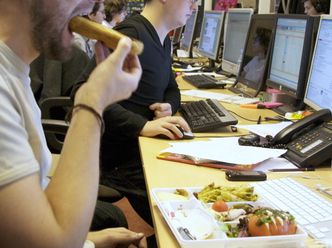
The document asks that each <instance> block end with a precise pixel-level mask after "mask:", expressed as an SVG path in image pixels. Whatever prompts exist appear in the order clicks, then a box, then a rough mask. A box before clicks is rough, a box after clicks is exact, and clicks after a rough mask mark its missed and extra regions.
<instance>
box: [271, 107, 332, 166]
mask: <svg viewBox="0 0 332 248" xmlns="http://www.w3.org/2000/svg"><path fill="white" fill-rule="evenodd" d="M331 119H332V116H331V112H330V110H329V109H321V110H319V111H316V112H315V113H313V114H311V115H309V116H307V117H305V118H303V119H301V120H299V121H297V122H295V123H293V124H291V125H290V126H288V127H286V128H284V129H283V130H281V131H280V132H279V133H278V134H277V135H276V136H275V137H274V138H273V139H272V140H271V141H270V143H271V144H272V145H279V144H286V148H287V152H286V153H285V154H284V155H283V156H284V157H285V158H286V159H287V160H289V161H290V162H292V163H294V164H295V165H297V166H298V167H313V166H317V165H319V164H321V163H322V162H324V161H326V160H328V159H331V158H332V123H329V122H330V121H331Z"/></svg>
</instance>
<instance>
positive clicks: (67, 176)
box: [46, 109, 100, 240]
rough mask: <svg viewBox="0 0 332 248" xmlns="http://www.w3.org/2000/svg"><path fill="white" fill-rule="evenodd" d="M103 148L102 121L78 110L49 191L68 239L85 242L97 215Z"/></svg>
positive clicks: (49, 196)
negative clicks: (100, 152)
mask: <svg viewBox="0 0 332 248" xmlns="http://www.w3.org/2000/svg"><path fill="white" fill-rule="evenodd" d="M74 130H75V131H74ZM99 144H100V123H99V121H98V119H97V118H96V117H95V116H94V115H93V114H92V113H90V112H89V111H87V110H84V109H80V110H78V111H77V112H76V113H75V114H74V116H73V118H72V121H71V125H70V128H69V130H68V133H67V136H66V140H65V142H64V146H63V150H62V153H61V156H60V159H59V163H58V166H57V169H56V171H55V174H54V176H53V177H52V180H51V182H50V184H49V186H48V187H47V189H46V194H47V197H48V199H49V202H50V204H51V206H52V209H53V212H54V215H55V216H56V220H57V222H58V224H59V226H60V227H61V228H62V229H63V230H64V231H66V234H67V235H68V236H73V235H74V236H75V237H80V238H77V240H83V239H84V237H85V235H86V233H87V232H88V228H89V226H90V222H91V219H92V215H93V212H94V207H95V202H96V197H97V189H98V180H99V159H98V158H99ZM70 232H71V233H70Z"/></svg>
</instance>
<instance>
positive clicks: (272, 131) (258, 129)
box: [237, 121, 293, 137]
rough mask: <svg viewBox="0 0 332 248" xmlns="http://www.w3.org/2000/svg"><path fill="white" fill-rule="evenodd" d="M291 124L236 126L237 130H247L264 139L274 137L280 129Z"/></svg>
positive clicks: (287, 122)
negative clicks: (269, 136) (268, 136)
mask: <svg viewBox="0 0 332 248" xmlns="http://www.w3.org/2000/svg"><path fill="white" fill-rule="evenodd" d="M292 123H293V122H291V121H282V122H279V123H276V124H259V125H237V127H238V128H243V129H247V130H248V131H250V132H252V133H255V134H258V135H259V136H262V137H266V136H267V135H271V136H272V137H274V136H276V135H277V133H279V132H280V131H281V130H282V129H284V128H285V127H287V126H289V125H290V124H292Z"/></svg>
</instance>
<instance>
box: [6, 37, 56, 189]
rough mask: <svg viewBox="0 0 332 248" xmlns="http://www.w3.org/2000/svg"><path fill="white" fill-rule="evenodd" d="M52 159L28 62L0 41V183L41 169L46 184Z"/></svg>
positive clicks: (41, 175)
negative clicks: (32, 86) (32, 88)
mask: <svg viewBox="0 0 332 248" xmlns="http://www.w3.org/2000/svg"><path fill="white" fill-rule="evenodd" d="M51 160H52V157H51V153H50V151H49V150H48V147H47V143H46V140H45V136H44V132H43V128H42V125H41V113H40V109H39V107H38V105H37V103H36V101H35V98H34V95H33V93H32V90H31V87H30V78H29V66H28V65H27V64H25V63H24V62H23V61H22V60H21V59H20V58H19V57H18V56H17V55H16V54H15V53H14V52H13V51H12V50H11V49H10V48H9V47H8V46H7V45H6V44H5V43H3V42H2V41H0V186H2V185H5V184H8V183H11V182H13V181H15V180H18V179H20V178H22V177H25V176H27V175H30V174H32V173H36V172H37V173H38V172H39V175H40V183H41V186H42V187H43V188H45V187H46V185H47V182H48V180H47V173H48V171H49V169H50V166H51Z"/></svg>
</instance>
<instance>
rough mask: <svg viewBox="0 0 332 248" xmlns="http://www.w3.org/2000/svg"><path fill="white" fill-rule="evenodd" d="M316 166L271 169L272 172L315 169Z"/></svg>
mask: <svg viewBox="0 0 332 248" xmlns="http://www.w3.org/2000/svg"><path fill="white" fill-rule="evenodd" d="M314 170H315V168H313V167H308V168H292V169H271V170H269V171H271V172H291V171H314Z"/></svg>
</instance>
